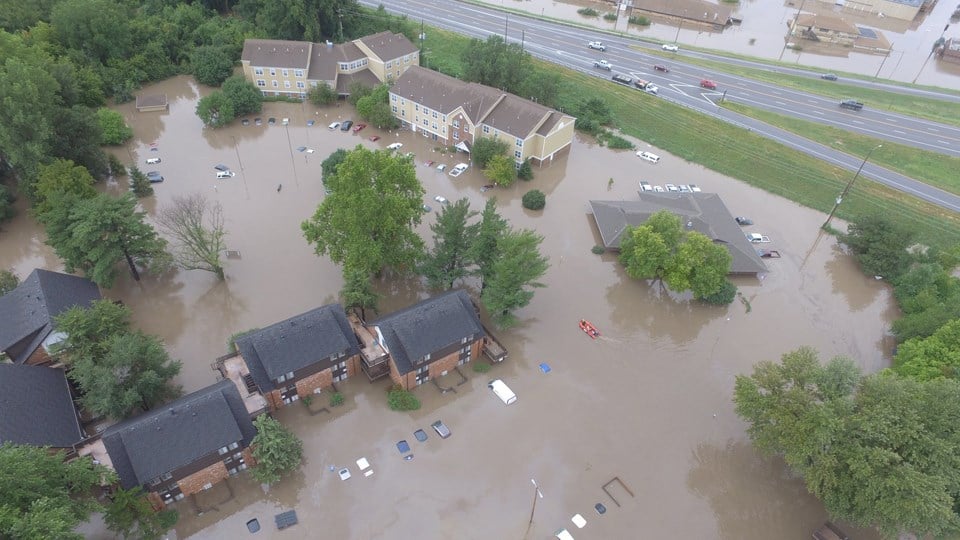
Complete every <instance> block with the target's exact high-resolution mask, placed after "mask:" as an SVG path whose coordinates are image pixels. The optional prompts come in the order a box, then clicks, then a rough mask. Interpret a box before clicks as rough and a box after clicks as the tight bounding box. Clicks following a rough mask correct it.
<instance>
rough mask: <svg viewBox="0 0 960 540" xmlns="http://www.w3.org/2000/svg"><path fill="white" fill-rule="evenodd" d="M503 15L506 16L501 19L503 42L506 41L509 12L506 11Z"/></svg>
mask: <svg viewBox="0 0 960 540" xmlns="http://www.w3.org/2000/svg"><path fill="white" fill-rule="evenodd" d="M505 17H506V18H505V19H504V21H503V42H504V43H506V42H507V29H508V28H509V27H510V14H509V13H507V14H506V15H505Z"/></svg>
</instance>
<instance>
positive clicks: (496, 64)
mask: <svg viewBox="0 0 960 540" xmlns="http://www.w3.org/2000/svg"><path fill="white" fill-rule="evenodd" d="M461 61H462V63H463V79H464V80H466V81H471V82H478V83H480V84H485V85H487V86H492V87H494V88H500V89H502V90H506V91H507V92H510V93H513V94H522V93H523V88H522V85H523V82H524V81H525V80H526V77H527V75H528V74H529V72H530V66H531V61H530V54H528V53H527V52H525V51H524V50H523V48H521V47H520V44H519V43H509V44H508V43H506V42H504V40H503V38H502V37H500V36H496V35H494V36H490V37H488V38H487V40H486V41H481V40H480V39H478V38H474V39H471V40H470V44H469V45H467V48H466V49H465V50H464V51H463V55H462V56H461Z"/></svg>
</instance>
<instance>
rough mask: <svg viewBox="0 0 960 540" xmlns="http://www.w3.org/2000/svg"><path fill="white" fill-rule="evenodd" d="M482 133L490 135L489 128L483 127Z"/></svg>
mask: <svg viewBox="0 0 960 540" xmlns="http://www.w3.org/2000/svg"><path fill="white" fill-rule="evenodd" d="M483 132H484V133H490V126H488V125H484V126H483Z"/></svg>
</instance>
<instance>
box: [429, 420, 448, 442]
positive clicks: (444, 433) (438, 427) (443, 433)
mask: <svg viewBox="0 0 960 540" xmlns="http://www.w3.org/2000/svg"><path fill="white" fill-rule="evenodd" d="M430 427H432V428H433V430H434V431H436V432H437V435H439V436H440V438H441V439H446V438H447V437H449V436H450V435H451V433H450V428H448V427H447V425H446V424H444V423H443V420H437V421H436V422H434V423H432V424H430Z"/></svg>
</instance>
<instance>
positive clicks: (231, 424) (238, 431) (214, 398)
mask: <svg viewBox="0 0 960 540" xmlns="http://www.w3.org/2000/svg"><path fill="white" fill-rule="evenodd" d="M256 434H257V430H256V428H255V427H253V422H251V421H250V416H249V414H248V413H247V409H246V407H244V405H243V399H242V398H241V397H240V392H238V391H237V387H236V385H234V383H233V381H231V380H229V379H224V380H222V381H220V382H218V383H216V384H213V385H211V386H208V387H206V388H204V389H202V390H198V391H196V392H194V393H192V394H187V395H186V396H183V397H182V398H180V399H178V400H176V401H173V402H171V403H167V404H166V405H162V406H160V407H157V408H156V409H154V410H153V411H150V412H148V413H145V414H142V415H140V416H137V417H134V418H131V419H129V420H125V421H123V422H121V423H119V424H116V425H113V426H111V427H109V428H107V430H106V431H104V432H103V444H104V446H105V447H106V449H107V453H108V454H110V460H111V461H112V462H113V468H114V470H116V471H117V475H118V476H119V477H120V484H121V485H122V486H123V488H124V489H130V488H133V487H135V486H141V485H144V484H146V483H148V482H149V481H150V480H152V479H154V478H157V477H158V476H160V475H162V474H164V473H168V472H173V471H175V470H177V469H179V468H181V467H184V466H186V465H189V464H191V463H193V462H195V461H197V460H198V459H200V458H202V457H204V456H208V455H210V454H215V453H216V452H217V451H218V450H219V449H220V448H223V447H224V446H227V445H229V444H231V443H234V442H239V443H240V447H241V448H246V447H247V446H249V445H250V441H252V440H253V437H254V436H256Z"/></svg>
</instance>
